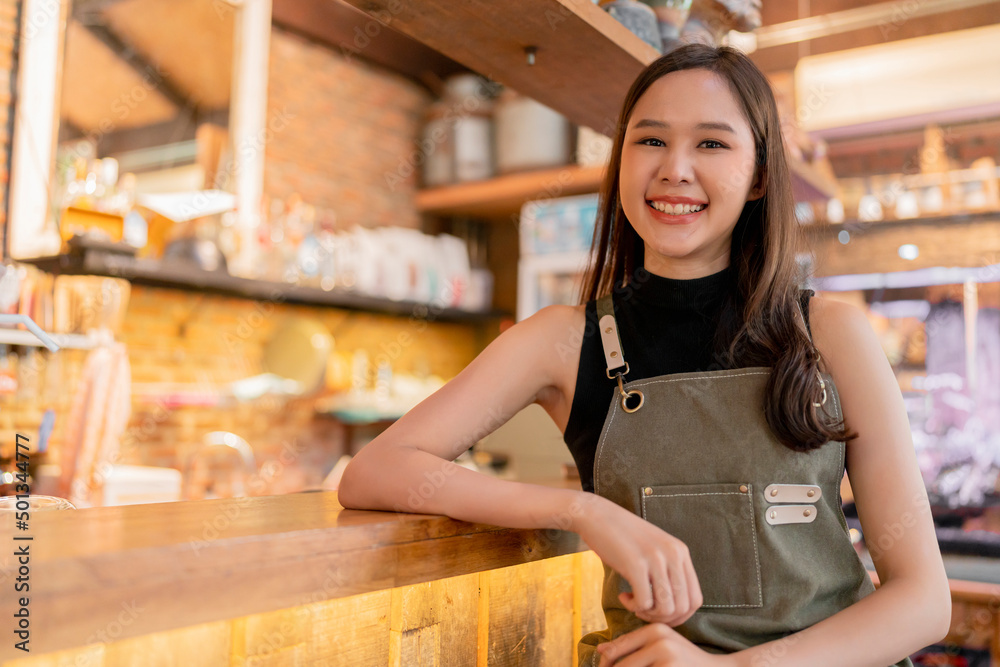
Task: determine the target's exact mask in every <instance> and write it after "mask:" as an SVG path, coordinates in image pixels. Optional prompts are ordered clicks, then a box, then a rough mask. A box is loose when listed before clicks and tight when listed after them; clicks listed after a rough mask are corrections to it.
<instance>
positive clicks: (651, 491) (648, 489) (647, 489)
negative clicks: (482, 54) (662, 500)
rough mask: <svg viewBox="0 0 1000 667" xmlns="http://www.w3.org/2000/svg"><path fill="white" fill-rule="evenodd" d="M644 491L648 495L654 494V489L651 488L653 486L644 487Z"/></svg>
mask: <svg viewBox="0 0 1000 667" xmlns="http://www.w3.org/2000/svg"><path fill="white" fill-rule="evenodd" d="M642 492H643V493H645V494H646V495H647V496H650V495H652V494H653V489H651V488H649V487H648V486H647V487H646V488H644V489H643V490H642Z"/></svg>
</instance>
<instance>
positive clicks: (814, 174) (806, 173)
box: [788, 155, 837, 201]
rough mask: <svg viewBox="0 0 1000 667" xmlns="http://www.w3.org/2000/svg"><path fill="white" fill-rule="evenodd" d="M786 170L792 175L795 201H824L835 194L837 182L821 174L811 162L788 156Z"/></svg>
mask: <svg viewBox="0 0 1000 667" xmlns="http://www.w3.org/2000/svg"><path fill="white" fill-rule="evenodd" d="M788 171H789V172H790V173H791V176H792V194H793V195H794V196H795V201H817V200H818V201H826V200H827V199H830V198H831V197H834V196H835V195H836V194H837V184H836V183H835V182H833V181H831V180H830V179H828V178H827V177H826V176H824V175H823V174H821V173H820V172H819V171H818V170H817V169H816V168H815V167H813V166H812V165H811V164H807V163H805V162H802V161H801V160H796V159H795V158H793V157H792V156H791V155H789V156H788Z"/></svg>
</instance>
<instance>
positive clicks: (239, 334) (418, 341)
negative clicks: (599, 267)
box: [0, 286, 479, 493]
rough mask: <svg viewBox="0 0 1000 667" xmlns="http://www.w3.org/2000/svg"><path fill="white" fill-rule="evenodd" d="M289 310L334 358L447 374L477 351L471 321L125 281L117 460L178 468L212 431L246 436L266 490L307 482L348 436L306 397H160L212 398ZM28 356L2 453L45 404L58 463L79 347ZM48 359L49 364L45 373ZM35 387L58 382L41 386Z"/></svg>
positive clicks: (34, 423) (249, 371)
mask: <svg viewBox="0 0 1000 667" xmlns="http://www.w3.org/2000/svg"><path fill="white" fill-rule="evenodd" d="M291 316H306V317H312V318H315V319H317V320H319V321H320V322H322V323H323V324H324V325H325V326H326V328H327V329H328V330H329V331H330V332H331V334H332V336H333V338H334V346H335V347H334V349H335V352H336V353H339V354H340V355H341V356H342V357H344V358H349V357H350V355H351V354H352V353H353V352H354V350H357V349H364V350H366V351H367V352H368V355H369V358H370V359H372V360H377V359H378V357H379V355H381V354H388V355H389V358H390V360H391V362H392V367H393V371H394V372H396V373H410V374H412V373H418V372H420V371H421V370H426V371H429V372H430V373H432V374H436V375H439V376H441V377H443V378H450V377H453V376H454V375H456V374H457V373H458V372H459V371H461V370H462V368H464V367H465V366H466V365H467V364H468V363H469V362H470V361H471V360H472V359H473V358H474V357H475V355H476V353H477V352H478V349H479V348H478V346H479V341H478V340H477V331H476V328H475V327H474V326H470V325H467V324H463V323H447V322H429V323H427V326H426V327H424V326H422V325H421V324H418V323H417V322H414V321H411V320H410V319H409V318H408V317H394V316H387V315H376V314H371V313H363V312H356V311H348V310H341V309H335V308H317V307H309V306H302V305H293V304H284V303H265V302H255V301H250V300H247V299H238V298H231V297H225V296H219V295H208V294H199V293H196V292H184V291H179V290H171V289H161V288H147V287H139V286H133V288H132V295H131V299H130V301H129V307H128V310H127V312H126V317H125V321H124V326H123V329H122V332H121V334H120V335H119V340H121V341H122V342H124V343H125V344H126V345H127V346H128V351H129V361H130V365H131V372H132V390H133V394H132V415H131V420H130V422H129V427H128V431H127V433H126V436H125V437H124V438H123V442H122V448H121V452H120V458H119V459H118V462H119V463H123V464H136V465H152V466H165V467H174V468H178V469H183V467H184V465H185V463H186V461H187V460H188V457H189V456H190V455H191V453H193V451H194V450H195V448H197V447H198V446H199V444H200V442H201V439H202V438H203V436H204V435H205V434H206V433H209V432H210V431H216V430H223V431H231V432H233V433H236V434H237V435H239V436H241V437H243V438H244V439H246V440H247V442H249V443H250V445H251V447H252V448H253V450H254V454H255V457H256V462H257V465H258V468H259V469H260V470H261V473H260V474H261V478H262V479H263V480H264V481H265V482H266V492H267V493H284V492H289V491H294V490H297V489H299V488H302V487H303V486H308V485H315V484H318V483H319V482H320V481H321V480H322V478H323V476H324V475H325V474H326V473H327V472H329V470H330V469H331V468H332V466H333V464H334V463H335V462H336V460H337V458H339V456H340V455H341V454H343V453H344V452H345V451H346V445H347V443H346V442H345V430H344V429H343V427H342V426H340V425H339V424H338V423H337V422H335V421H333V420H331V419H329V418H325V417H317V416H316V415H315V407H316V399H315V398H313V397H307V398H297V399H291V400H286V399H279V398H273V397H272V398H262V399H257V400H254V401H250V402H246V403H238V402H236V401H235V400H233V399H231V398H228V399H226V398H222V399H220V402H219V403H218V404H217V405H179V404H178V403H177V401H176V400H172V398H171V397H173V398H176V397H177V396H180V395H185V396H187V397H188V398H191V397H200V398H204V397H210V396H212V395H213V394H214V395H216V396H218V395H219V394H220V392H221V391H222V390H224V389H225V388H226V385H228V383H230V382H232V381H233V380H237V379H240V378H244V377H249V376H252V375H256V374H258V373H260V372H262V371H263V369H262V367H261V358H262V352H263V347H264V345H265V344H266V342H267V341H268V339H269V338H270V336H271V334H272V332H273V331H274V329H275V327H276V326H278V325H279V324H280V323H281V322H282V321H283V320H284V319H285V318H287V317H291ZM401 332H407V333H408V335H409V340H408V344H407V345H405V346H394V343H396V342H397V341H398V340H399V335H400V333H401ZM31 354H32V355H34V356H32V357H30V358H29V357H27V356H26V354H25V353H22V354H21V355H20V357H19V359H20V363H21V364H24V365H25V366H26V368H27V367H29V366H31V367H33V368H34V369H35V371H34V372H28V371H26V369H22V371H21V372H20V373H19V376H20V377H21V379H22V381H23V382H31V383H33V384H30V385H29V384H25V386H22V388H21V390H20V391H19V392H18V394H16V395H8V396H0V454H3V455H8V456H9V455H10V454H11V453H12V452H11V451H9V450H10V449H12V448H13V443H14V435H15V433H22V434H26V435H29V437H31V438H32V440H33V441H34V439H35V435H36V434H37V433H38V427H39V424H40V423H41V419H42V413H43V411H44V410H45V409H47V408H52V409H54V410H55V412H56V427H55V430H54V432H53V435H52V439H51V447H50V454H49V460H50V461H58V459H59V456H60V454H61V450H62V443H63V442H64V440H65V438H66V426H67V422H68V415H69V408H70V403H71V400H72V397H73V395H74V394H75V393H76V391H77V388H78V386H79V382H80V380H81V376H82V368H83V363H84V360H85V358H86V354H87V353H86V352H84V351H80V350H63V351H60V352H58V353H56V354H55V355H52V354H49V353H48V352H41V351H37V349H36V351H35V352H32V353H31ZM50 364H56V365H57V367H56V368H54V369H52V371H53V372H51V373H50V372H47V367H48V366H49V365H50ZM46 382H55V383H58V387H55V389H54V390H53V388H52V387H48V388H47V387H46V386H45V383H46ZM360 435H361V436H362V437H364V436H365V435H366V434H364V433H362V434H360ZM368 435H369V436H370V435H371V434H368ZM283 452H285V456H284V458H283V459H281V460H282V461H283V462H282V463H279V458H280V457H281V456H282V453H283ZM288 452H290V454H289V453H288ZM290 460H291V462H290V463H289V461H290Z"/></svg>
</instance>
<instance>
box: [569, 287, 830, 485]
mask: <svg viewBox="0 0 1000 667" xmlns="http://www.w3.org/2000/svg"><path fill="white" fill-rule="evenodd" d="M638 275H640V276H642V278H641V279H640V280H638V281H636V282H635V283H633V284H632V285H630V286H628V287H626V288H623V289H618V290H616V291H615V294H614V297H613V301H614V308H615V319H616V320H617V322H618V334H619V336H620V338H621V342H622V351H623V352H624V354H625V361H627V362H628V365H629V373H628V375H627V376H625V379H626V381H632V380H640V379H643V378H649V377H655V376H658V375H668V374H671V373H690V372H704V371H715V370H723V369H725V368H728V366H726V365H725V362H724V360H723V356H722V355H721V354H720V350H719V349H718V347H717V342H716V331H717V329H718V328H719V325H720V322H722V321H723V318H733V317H735V313H734V312H733V311H734V307H733V305H732V303H731V300H730V299H731V295H732V293H733V291H734V289H735V286H734V285H733V274H732V271H731V270H730V268H729V267H727V268H725V269H723V270H722V271H719V272H718V273H714V274H712V275H710V276H704V277H702V278H693V279H690V280H679V279H675V278H663V277H661V276H657V275H653V274H651V273H648V272H645V271H640V272H638ZM812 294H813V292H812V290H805V291H804V292H803V299H802V308H803V313H804V314H805V316H806V326H807V327H808V314H809V310H808V299H809V297H810V296H811V295H812ZM586 318H587V320H586V322H587V324H586V328H585V330H584V335H583V346H582V348H581V350H580V362H579V366H578V370H577V376H576V390H575V392H574V394H573V405H572V407H571V408H570V414H569V420H568V421H567V423H566V430H565V432H564V433H563V441H564V442H565V443H566V446H567V447H569V451H570V453H571V454H572V455H573V460H574V461H575V462H576V466H577V468H578V469H579V471H580V482H581V485H582V487H583V490H584V491H590V492H593V491H594V456H595V454H596V452H597V441H598V439H599V438H600V436H601V430H602V429H603V428H604V420H605V418H606V417H607V414H608V406H609V405H610V404H611V401H612V400H614V397H615V392H616V391H617V383H616V381H615V380H613V379H608V377H607V374H606V371H607V365H606V363H605V361H604V350H603V348H602V347H601V337H600V334H599V332H598V328H597V303H596V301H588V302H587V304H586Z"/></svg>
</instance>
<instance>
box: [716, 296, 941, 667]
mask: <svg viewBox="0 0 1000 667" xmlns="http://www.w3.org/2000/svg"><path fill="white" fill-rule="evenodd" d="M812 303H813V305H812V306H811V307H810V322H811V324H812V330H813V336H814V340H815V343H816V347H817V348H818V349H819V351H820V354H821V355H822V357H823V362H824V363H825V370H826V371H828V372H829V373H830V374H831V375H832V376H833V378H834V382H835V383H836V385H837V389H838V390H839V394H840V398H841V402H842V407H843V412H844V419H845V422H846V423H847V426H848V428H849V429H851V430H853V431H855V432H857V433H858V434H859V437H858V438H857V439H855V440H851V441H849V442H848V444H847V473H848V477H849V478H850V480H851V488H852V489H853V490H854V497H855V502H856V504H857V508H858V518H859V519H860V520H861V526H862V529H863V532H864V535H865V540H866V543H867V544H868V545H869V548H870V550H871V553H872V558H873V561H874V563H875V569H876V570H877V571H878V575H879V581H880V582H881V586H880V588H879V589H878V590H877V591H875V593H873V594H871V595H869V596H868V597H866V598H864V599H862V600H861V601H859V602H857V603H856V604H854V605H852V606H850V607H848V608H847V609H845V610H843V611H841V612H839V613H837V614H834V615H833V616H831V617H830V618H828V619H825V620H823V621H822V622H820V623H817V624H816V625H814V626H812V627H810V628H808V629H806V630H803V631H801V632H798V633H796V634H794V635H789V636H788V637H786V638H784V639H781V640H778V641H774V642H769V643H767V644H762V645H760V646H757V647H754V648H752V649H747V650H745V651H741V652H739V653H736V654H734V655H733V656H731V657H733V658H734V660H735V663H734V664H739V665H747V666H748V667H749V666H751V665H752V666H754V667H758V666H760V667H763V666H764V665H767V666H768V667H784V666H791V665H810V666H811V667H826V666H829V667H841V666H842V665H851V666H852V667H868V666H871V667H886V665H891V664H893V663H895V662H897V661H898V660H900V659H902V658H903V657H904V656H906V655H909V654H911V653H913V652H914V651H917V650H919V649H921V648H923V647H924V646H926V645H928V644H933V643H934V642H937V641H940V640H941V639H942V638H943V637H944V636H945V635H946V634H947V632H948V626H949V624H950V622H951V595H950V592H949V588H948V579H947V575H946V574H945V571H944V565H943V563H942V561H941V553H940V551H939V549H938V545H937V538H936V536H935V533H934V524H933V522H932V520H931V513H930V506H929V503H928V501H927V492H926V490H925V487H924V484H923V480H922V479H921V477H920V472H919V469H918V467H917V461H916V455H915V453H914V449H913V441H912V437H911V432H910V425H909V422H908V420H907V416H906V410H905V407H904V405H903V398H902V394H901V393H900V391H899V385H898V384H897V382H896V378H895V376H894V375H893V372H892V368H891V367H890V365H889V362H888V360H887V359H886V357H885V354H884V353H883V352H882V349H881V347H880V346H879V343H878V339H877V338H876V336H875V333H874V332H873V331H872V328H871V325H870V324H869V323H868V320H867V318H866V317H865V315H864V313H862V312H861V311H860V310H859V309H857V308H855V307H853V306H850V305H848V304H844V303H840V302H837V301H831V300H826V299H821V298H814V299H812Z"/></svg>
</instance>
